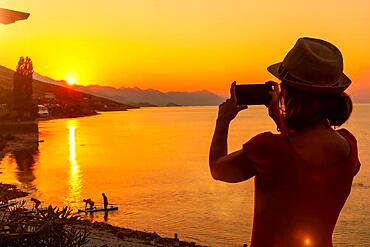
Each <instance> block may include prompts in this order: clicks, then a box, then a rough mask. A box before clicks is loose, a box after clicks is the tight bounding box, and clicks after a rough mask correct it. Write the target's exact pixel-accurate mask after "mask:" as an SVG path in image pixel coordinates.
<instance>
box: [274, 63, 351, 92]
mask: <svg viewBox="0 0 370 247" xmlns="http://www.w3.org/2000/svg"><path fill="white" fill-rule="evenodd" d="M280 64H281V62H280V63H276V64H273V65H270V66H269V67H268V68H267V70H268V71H269V72H270V73H271V74H273V75H274V76H275V77H276V78H278V79H280V80H282V81H284V82H286V83H287V84H288V85H289V86H292V87H294V88H296V89H298V90H301V91H305V92H310V93H317V94H338V93H342V92H343V91H344V90H346V89H347V88H348V87H349V85H351V79H349V78H348V77H347V76H346V75H345V74H344V73H342V74H341V75H340V77H339V80H338V84H337V85H336V86H318V85H312V84H307V83H302V82H299V81H294V80H289V79H284V78H282V76H281V75H280V73H279V72H278V70H279V67H280Z"/></svg>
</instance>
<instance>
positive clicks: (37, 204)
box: [31, 197, 41, 210]
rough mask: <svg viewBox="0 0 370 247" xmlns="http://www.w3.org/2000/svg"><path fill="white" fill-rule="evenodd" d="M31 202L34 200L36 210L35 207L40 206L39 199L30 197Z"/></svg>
mask: <svg viewBox="0 0 370 247" xmlns="http://www.w3.org/2000/svg"><path fill="white" fill-rule="evenodd" d="M31 202H34V204H35V209H36V210H37V209H39V206H40V204H41V201H40V200H37V199H36V198H33V197H32V198H31Z"/></svg>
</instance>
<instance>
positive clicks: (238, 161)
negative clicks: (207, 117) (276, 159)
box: [209, 82, 254, 183]
mask: <svg viewBox="0 0 370 247" xmlns="http://www.w3.org/2000/svg"><path fill="white" fill-rule="evenodd" d="M230 94H231V97H230V99H227V100H226V101H225V102H224V103H222V104H221V105H220V106H219V111H218V117H217V121H216V128H215V132H214V135H213V139H212V143H211V148H210V153H209V167H210V170H211V174H212V177H213V178H214V179H217V180H221V181H225V182H230V183H236V182H241V181H244V180H246V179H248V178H250V177H252V176H253V175H254V169H252V168H248V164H246V162H247V159H246V157H245V155H244V153H243V151H242V150H239V151H236V152H233V153H231V154H228V152H227V136H228V131H229V125H230V122H231V121H232V120H233V119H234V118H235V117H236V115H237V114H238V112H239V111H241V110H244V109H247V106H237V105H236V96H235V82H233V83H232V84H231V89H230Z"/></svg>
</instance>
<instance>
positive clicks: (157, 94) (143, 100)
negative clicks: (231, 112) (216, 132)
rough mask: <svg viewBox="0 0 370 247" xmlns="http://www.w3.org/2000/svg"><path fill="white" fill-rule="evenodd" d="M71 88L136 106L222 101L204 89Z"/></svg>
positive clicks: (58, 82) (218, 102) (213, 103)
mask: <svg viewBox="0 0 370 247" xmlns="http://www.w3.org/2000/svg"><path fill="white" fill-rule="evenodd" d="M37 78H38V79H39V80H42V81H44V82H48V83H52V84H56V85H65V82H64V81H55V80H52V79H50V78H48V77H44V76H40V75H37ZM73 89H75V90H77V91H80V92H84V93H88V94H92V95H96V96H100V97H104V98H109V99H112V100H114V101H117V102H121V103H124V104H131V105H136V106H145V105H147V106H168V105H170V106H175V105H180V106H204V105H219V104H220V103H221V102H222V101H223V98H222V97H220V96H218V95H216V94H214V93H211V92H209V91H206V90H201V91H193V92H166V93H165V92H161V91H158V90H154V89H140V88H137V87H134V88H114V87H108V86H99V85H90V86H74V87H73Z"/></svg>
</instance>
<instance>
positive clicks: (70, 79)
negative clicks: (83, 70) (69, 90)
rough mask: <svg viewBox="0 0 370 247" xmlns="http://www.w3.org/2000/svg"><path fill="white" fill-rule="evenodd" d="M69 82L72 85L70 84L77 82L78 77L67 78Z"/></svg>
mask: <svg viewBox="0 0 370 247" xmlns="http://www.w3.org/2000/svg"><path fill="white" fill-rule="evenodd" d="M67 84H68V85H70V86H72V85H75V84H76V79H75V78H73V77H69V78H67Z"/></svg>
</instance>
